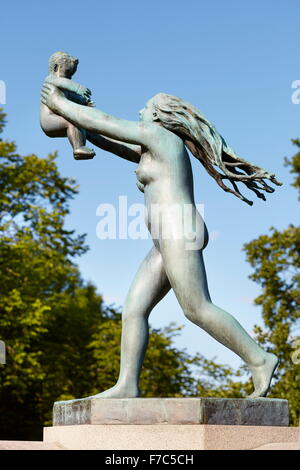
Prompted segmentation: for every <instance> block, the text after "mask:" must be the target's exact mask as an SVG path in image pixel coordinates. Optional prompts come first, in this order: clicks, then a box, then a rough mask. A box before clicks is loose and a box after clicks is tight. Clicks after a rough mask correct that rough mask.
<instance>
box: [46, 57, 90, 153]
mask: <svg viewBox="0 0 300 470" xmlns="http://www.w3.org/2000/svg"><path fill="white" fill-rule="evenodd" d="M78 62H79V61H78V59H76V58H75V57H72V56H70V55H69V54H67V53H66V52H55V53H54V54H52V56H51V57H50V59H49V75H48V76H47V77H46V79H45V82H44V83H50V84H52V85H55V86H57V87H58V88H59V89H60V90H62V91H63V93H64V95H65V96H66V98H68V99H69V100H71V101H74V102H75V103H79V104H82V105H85V106H93V101H91V91H90V90H89V89H88V88H86V87H84V86H82V85H79V83H76V82H74V81H73V80H71V78H72V76H73V75H74V73H75V72H76V70H77V65H78ZM40 124H41V128H42V129H43V131H44V132H45V134H46V135H47V136H48V137H68V139H69V141H70V143H71V145H72V148H73V155H74V158H75V159H76V160H88V159H91V158H93V157H94V156H95V152H94V150H93V149H91V148H89V147H86V146H85V143H86V132H85V130H84V129H81V128H79V127H77V126H75V125H74V124H72V123H71V122H69V121H67V120H66V119H65V118H63V117H61V116H59V115H58V114H55V113H53V112H52V111H51V110H50V109H49V108H48V106H45V105H44V104H43V103H41V108H40Z"/></svg>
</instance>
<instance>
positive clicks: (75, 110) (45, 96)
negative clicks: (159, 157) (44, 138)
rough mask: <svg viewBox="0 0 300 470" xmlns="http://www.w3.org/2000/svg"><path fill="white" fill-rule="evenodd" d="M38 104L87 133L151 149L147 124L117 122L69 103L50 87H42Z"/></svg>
mask: <svg viewBox="0 0 300 470" xmlns="http://www.w3.org/2000/svg"><path fill="white" fill-rule="evenodd" d="M41 100H42V103H43V104H45V105H46V106H48V107H49V108H50V109H51V110H52V111H53V112H55V113H57V114H59V115H60V116H63V117H64V118H65V119H67V121H71V122H72V123H73V124H75V125H76V126H78V127H82V128H83V129H86V130H87V131H89V132H94V133H96V134H103V135H105V136H107V137H111V138H112V139H116V140H120V141H122V142H128V143H132V144H138V145H145V146H147V147H148V146H149V145H151V141H152V142H153V134H152V132H151V128H152V125H151V123H144V122H135V121H127V120H125V119H119V118H116V117H114V116H111V115H110V114H106V113H104V112H102V111H100V110H99V109H96V108H90V107H88V106H82V105H80V104H77V103H73V102H72V101H69V100H68V99H67V98H66V97H65V96H64V94H63V93H62V92H61V91H60V90H59V89H58V88H56V87H55V86H53V85H50V84H44V86H43V88H42V92H41Z"/></svg>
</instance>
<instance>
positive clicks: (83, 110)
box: [42, 84, 280, 398]
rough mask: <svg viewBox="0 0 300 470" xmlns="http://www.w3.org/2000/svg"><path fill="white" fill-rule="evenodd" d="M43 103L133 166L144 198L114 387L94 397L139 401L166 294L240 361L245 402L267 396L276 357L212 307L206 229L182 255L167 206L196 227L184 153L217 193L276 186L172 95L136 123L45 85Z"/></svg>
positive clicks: (156, 101) (183, 239)
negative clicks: (248, 388)
mask: <svg viewBox="0 0 300 470" xmlns="http://www.w3.org/2000/svg"><path fill="white" fill-rule="evenodd" d="M42 102H43V103H44V104H45V105H47V106H48V107H49V108H50V109H52V111H53V112H55V113H57V114H59V115H61V116H63V117H64V118H65V119H67V120H68V121H71V122H72V123H73V124H74V125H76V126H79V127H81V128H84V129H86V131H87V138H88V139H89V140H90V141H91V142H92V143H94V144H95V145H97V146H98V147H101V148H103V149H105V150H108V151H110V152H112V153H114V154H116V155H118V156H120V157H122V158H126V159H127V160H130V161H132V162H135V163H138V167H137V170H136V175H137V179H138V182H137V185H138V187H139V189H140V190H141V191H143V192H144V195H145V206H146V215H147V216H148V218H147V220H146V223H147V225H148V230H149V231H150V233H151V235H152V236H153V242H154V246H153V247H152V249H151V250H150V252H149V253H148V255H147V256H146V258H145V259H144V261H143V262H142V264H141V265H140V267H139V269H138V272H137V274H136V276H135V278H134V280H133V283H132V285H131V287H130V289H129V292H128V294H127V297H126V300H125V303H124V307H123V314H122V340H121V364H120V375H119V379H118V381H117V383H116V385H115V386H114V387H112V388H110V389H109V390H106V391H104V392H102V393H99V394H97V395H95V396H96V397H102V398H130V397H137V396H139V385H138V384H139V376H140V372H141V367H142V363H143V358H144V354H145V351H146V347H147V343H148V318H149V315H150V312H151V310H152V309H153V307H154V306H155V305H156V304H157V303H158V302H159V301H160V300H161V299H162V298H163V297H164V296H165V295H166V294H167V292H168V291H169V290H170V289H171V288H172V289H173V290H174V292H175V295H176V297H177V299H178V302H179V304H180V306H181V308H182V310H183V312H184V314H185V316H186V317H187V318H188V319H189V320H190V321H192V322H193V323H195V324H196V325H198V326H199V327H201V328H203V329H204V330H205V331H206V332H208V333H209V334H210V335H211V336H213V337H214V338H215V339H216V340H217V341H219V342H220V343H222V344H223V345H224V346H226V347H227V348H229V349H231V350H232V351H234V352H235V353H236V354H237V355H238V356H239V357H240V358H241V359H242V360H243V361H245V363H246V364H247V366H248V368H249V369H250V372H251V374H252V379H253V384H254V392H253V393H252V395H251V397H252V398H255V397H263V396H265V395H266V394H267V392H268V390H269V387H270V382H271V378H272V375H273V373H274V370H275V368H276V366H277V364H278V359H277V357H276V356H275V355H274V354H272V353H268V352H265V351H264V350H263V349H261V347H260V346H259V345H257V344H256V342H255V341H254V340H253V339H252V338H251V337H250V336H249V335H248V333H247V332H246V331H245V330H244V329H243V327H242V326H241V325H240V324H239V323H238V321H237V320H236V319H235V318H234V317H233V316H232V315H230V314H229V313H227V312H225V311H224V310H222V309H221V308H219V307H217V306H216V305H214V304H213V302H212V301H211V298H210V295H209V290H208V285H207V280H206V274H205V267H204V262H203V253H202V252H203V250H204V248H205V246H206V244H207V242H208V235H207V230H206V227H205V225H204V223H197V224H194V225H193V227H194V228H195V230H196V233H195V235H196V238H197V240H198V242H199V241H200V246H199V247H198V248H197V249H187V242H190V241H191V240H190V238H189V237H187V236H186V234H185V233H183V232H184V231H181V229H182V227H180V223H181V222H180V218H178V217H176V215H175V216H174V215H173V213H172V211H169V210H168V207H169V206H172V205H174V204H175V205H176V204H177V205H179V206H181V207H182V206H183V205H185V204H186V205H189V206H191V207H192V208H193V211H192V212H193V217H194V219H195V220H198V222H199V221H200V222H201V220H202V219H201V216H200V214H199V213H198V212H197V209H196V206H195V202H194V194H193V175H192V169H191V163H190V158H189V155H188V152H187V149H186V147H188V148H189V149H190V150H191V152H192V153H193V155H194V156H196V157H197V158H198V159H199V160H200V161H201V163H202V164H203V165H204V166H205V168H206V169H207V171H208V172H209V174H210V175H211V176H213V177H214V178H215V180H216V181H217V183H218V184H219V185H220V186H221V187H222V188H223V189H225V190H226V191H229V192H231V193H233V194H235V195H236V196H238V197H239V198H240V199H242V200H244V201H245V202H248V203H251V201H248V200H247V199H246V198H244V196H242V195H241V193H240V192H239V189H238V188H237V184H236V183H237V181H241V182H244V184H245V185H246V186H247V187H248V188H249V189H251V190H252V191H254V192H255V193H256V195H257V196H258V197H261V198H263V199H264V195H263V193H261V191H266V192H272V191H273V190H274V189H273V188H271V187H270V186H268V185H267V183H266V182H265V179H269V180H271V181H272V182H273V183H275V184H280V183H279V182H278V181H277V180H276V179H275V176H274V175H272V174H269V173H267V172H266V171H265V170H263V169H262V168H259V167H256V166H254V165H252V164H250V163H248V162H246V161H245V160H242V159H241V158H239V157H237V155H235V153H234V152H233V150H232V149H231V148H230V147H228V146H227V144H226V142H225V141H224V139H223V138H222V137H221V136H220V134H218V132H217V131H216V129H215V128H214V126H213V125H212V124H211V123H210V122H209V121H207V120H206V119H205V118H204V116H203V115H202V114H201V113H200V111H198V110H197V109H196V108H195V107H193V106H192V105H190V104H188V103H186V102H184V101H183V100H180V99H179V98H176V97H173V96H170V95H166V94H162V93H160V94H158V95H156V96H154V97H153V98H152V99H150V100H149V101H148V103H147V104H146V106H145V108H144V109H143V110H142V111H141V112H140V121H139V122H132V121H126V120H123V119H118V118H116V117H114V116H111V115H109V114H106V113H104V112H102V111H100V110H98V109H95V108H88V107H84V106H81V105H78V104H76V103H73V102H71V101H69V100H68V99H67V98H66V97H65V96H64V95H63V94H62V93H61V92H60V90H58V89H57V88H56V87H54V86H52V85H48V84H46V85H44V87H43V89H42ZM90 134H92V135H93V138H91V139H90V138H89V135H90ZM95 134H97V135H95ZM100 134H101V135H100ZM216 166H218V168H219V169H221V170H222V171H223V174H221V173H219V172H218V171H217V170H216ZM226 178H227V179H228V180H229V181H231V182H232V184H233V189H230V188H229V187H227V186H225V184H224V182H223V180H224V179H226ZM155 204H159V205H160V207H161V208H162V209H161V217H160V219H159V220H158V221H157V222H155V221H154V222H153V220H152V219H151V218H150V216H149V214H151V209H152V207H153V205H155ZM157 224H158V225H159V226H157ZM170 227H171V233H172V234H175V235H176V234H179V233H183V234H182V236H179V237H176V236H175V237H173V238H172V239H171V238H170V237H167V238H164V237H163V236H161V235H160V234H161V233H162V231H163V230H164V229H169V230H170ZM157 234H158V236H157Z"/></svg>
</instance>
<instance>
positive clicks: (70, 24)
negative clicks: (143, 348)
mask: <svg viewBox="0 0 300 470" xmlns="http://www.w3.org/2000/svg"><path fill="white" fill-rule="evenodd" d="M299 9H300V5H299V2H298V1H296V0H295V1H294V0H286V1H281V0H263V1H258V0H252V1H251V2H250V1H248V2H241V1H237V0H227V1H226V2H224V1H222V0H215V1H214V2H207V1H203V0H186V1H185V2H182V1H178V0H172V1H171V0H160V1H158V0H152V1H151V2H149V1H141V0H139V1H136V0H127V1H121V0H111V1H110V2H107V1H102V0H100V1H99V0H98V1H95V0H86V1H85V2H82V1H78V0H74V1H72V2H70V1H67V0H65V1H64V2H61V1H57V0H51V2H48V3H44V2H38V1H30V0H28V1H27V2H14V1H12V2H5V5H2V7H1V38H2V40H1V44H0V57H1V66H0V80H4V81H5V83H6V87H7V98H6V104H5V106H4V109H5V112H6V113H7V114H8V124H7V127H6V130H5V137H6V138H9V139H12V140H15V141H16V142H17V144H18V149H19V152H20V153H22V154H29V153H36V154H37V155H39V156H45V155H47V154H48V153H50V152H53V151H54V150H58V153H59V157H58V165H59V168H60V170H61V172H62V174H64V175H68V176H73V177H75V179H76V180H77V181H78V183H79V185H80V194H79V195H78V197H77V198H76V199H75V200H74V201H73V202H72V207H71V209H72V210H71V214H70V216H69V218H68V226H70V227H73V228H76V229H77V231H79V232H86V233H87V234H88V236H87V241H88V243H89V245H90V248H91V249H90V251H89V253H88V254H86V255H85V256H84V257H83V258H82V259H81V260H79V261H78V262H79V266H80V269H81V271H82V273H83V276H84V278H85V279H87V280H91V281H92V282H94V283H95V284H96V285H97V287H98V289H99V292H101V293H102V294H103V296H104V299H105V301H107V302H108V303H113V302H114V303H115V304H116V305H122V303H123V302H124V299H125V296H126V292H127V290H128V288H129V285H130V282H131V280H132V278H133V276H134V274H135V272H136V269H137V267H138V265H139V264H140V262H141V261H142V259H143V258H144V256H145V255H146V253H147V251H148V250H149V248H150V246H151V241H150V240H99V239H98V238H97V237H96V225H97V222H98V221H99V217H97V216H96V208H97V207H98V205H99V204H101V203H110V204H115V205H117V203H118V197H119V196H120V195H126V196H127V198H128V204H131V203H142V202H143V194H142V193H140V192H139V191H138V189H137V188H136V184H135V175H134V169H135V165H134V164H133V163H130V162H127V161H123V160H121V159H119V158H117V157H116V156H114V155H111V154H108V153H105V152H103V151H101V150H97V157H95V158H94V160H92V161H87V162H77V161H74V160H73V158H72V153H71V151H70V146H69V144H68V142H67V141H66V139H49V138H47V137H46V136H45V135H44V134H43V133H42V131H41V130H40V127H39V115H38V113H39V90H40V87H41V84H42V82H43V79H44V77H45V76H46V74H47V61H48V57H49V56H50V55H51V54H52V53H53V52H55V51H57V50H64V51H68V52H69V53H70V54H72V55H75V56H77V57H78V58H79V60H80V63H79V67H78V71H77V73H76V75H75V76H74V79H75V80H76V81H79V82H80V83H83V84H84V85H87V86H88V87H89V88H91V90H92V91H93V98H94V101H95V102H96V106H97V107H99V108H100V109H102V110H104V111H106V112H108V113H111V114H114V115H116V116H118V117H124V118H126V119H132V120H137V119H138V110H139V109H141V108H142V107H143V105H144V103H145V102H146V101H147V100H148V99H149V98H150V97H151V96H153V95H154V94H156V93H158V92H166V93H170V94H174V95H177V96H180V97H182V98H184V99H185V100H187V101H189V102H191V103H193V104H194V105H195V106H197V107H198V108H199V109H200V110H201V111H202V112H203V113H204V114H205V115H206V116H207V118H208V119H210V120H211V121H212V122H214V124H215V125H216V127H217V129H218V130H219V132H220V133H221V134H222V135H223V136H224V137H225V139H226V140H227V142H228V144H229V145H230V146H232V147H233V148H234V149H235V150H236V151H237V152H238V153H239V154H240V155H241V156H243V157H244V158H246V159H247V160H249V161H252V162H253V163H257V164H258V165H259V166H262V167H264V168H266V169H268V170H270V171H273V172H275V173H276V175H277V177H278V179H279V180H281V181H282V182H283V183H284V186H283V187H282V188H278V190H276V192H275V193H274V194H271V195H269V197H268V200H267V202H263V201H261V200H258V199H257V200H256V201H255V204H254V205H253V207H248V206H247V205H246V204H245V203H243V202H241V201H240V200H238V199H237V198H235V197H234V196H231V195H229V194H227V193H225V192H223V191H222V190H221V189H220V188H219V187H218V186H217V185H216V183H215V182H214V180H213V179H212V178H210V177H209V176H208V175H207V174H206V172H205V170H204V169H203V168H202V167H201V165H200V164H199V162H197V161H196V160H195V159H193V170H194V181H195V196H196V202H197V203H202V204H204V212H205V221H206V223H207V226H208V229H209V231H210V233H211V241H210V244H209V246H208V247H207V249H206V251H205V262H206V268H207V274H208V281H209V287H210V291H211V296H212V298H213V300H214V302H215V303H216V304H217V305H219V306H221V307H222V308H224V309H226V310H228V311H229V312H231V313H232V314H234V315H235V316H236V318H238V320H239V321H240V322H241V323H242V325H243V326H245V327H246V329H247V330H248V331H249V332H250V333H251V331H252V329H253V325H254V323H259V322H260V311H259V308H257V307H254V306H253V305H252V299H253V298H254V297H255V296H256V295H257V294H258V293H259V288H258V286H256V285H255V284H253V282H252V281H250V280H249V279H248V275H249V274H250V272H251V269H250V267H249V265H248V264H247V263H246V261H245V254H244V253H243V251H242V246H243V244H244V243H246V242H249V241H250V240H252V239H254V238H256V237H257V236H259V235H260V234H263V233H267V232H268V230H269V227H270V226H275V227H277V228H284V227H286V226H287V225H288V224H289V223H295V224H297V223H299V215H298V214H299V203H298V202H297V195H296V192H295V191H294V190H293V189H292V188H291V187H290V183H291V175H290V174H289V172H288V170H287V169H286V168H284V166H283V158H284V156H291V155H293V153H295V150H296V149H295V147H294V146H293V145H292V144H291V139H292V138H296V137H299V116H300V104H299V105H295V104H293V103H292V101H291V95H292V92H293V90H292V88H291V84H292V82H293V81H294V80H299V79H300V65H299V64H300V62H299ZM248 195H249V196H250V194H249V193H248ZM251 196H252V194H251ZM129 220H130V218H129ZM170 321H175V322H176V323H177V324H180V325H185V328H184V330H183V333H182V334H181V336H180V337H178V338H177V339H176V345H177V346H178V347H180V348H183V347H186V348H187V349H188V351H189V352H191V353H193V352H195V351H199V352H201V353H203V354H205V355H207V356H209V357H212V356H217V357H218V360H219V361H221V362H227V363H229V364H231V365H233V366H236V365H238V364H239V362H240V361H239V359H238V358H237V357H236V356H235V355H234V354H233V353H231V352H230V351H228V350H226V349H225V348H224V347H223V346H220V345H218V344H217V343H216V341H215V340H213V339H211V338H210V337H209V336H208V335H207V334H206V333H204V332H201V331H200V330H199V329H198V328H197V327H196V326H194V325H191V324H190V323H189V322H188V320H186V319H185V317H184V316H183V314H182V312H181V309H180V307H179V306H178V304H177V302H176V299H175V296H174V295H173V293H169V294H168V296H167V297H166V298H165V299H164V300H163V301H162V302H161V303H160V304H159V305H158V306H157V307H156V308H155V310H154V311H153V313H152V316H151V317H150V323H151V325H152V326H154V327H162V326H164V325H167V324H168V323H169V322H170Z"/></svg>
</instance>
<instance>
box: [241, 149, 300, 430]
mask: <svg viewBox="0 0 300 470" xmlns="http://www.w3.org/2000/svg"><path fill="white" fill-rule="evenodd" d="M293 143H294V144H295V145H296V146H297V147H298V148H300V142H299V140H293ZM285 164H286V165H287V166H289V167H290V171H291V174H293V175H295V178H294V181H293V183H292V186H294V187H295V188H296V189H297V190H298V191H299V195H300V152H298V153H297V154H296V155H294V156H293V157H292V159H290V160H289V159H286V160H285ZM245 251H246V254H247V260H248V262H249V263H250V265H251V266H252V267H253V269H254V272H253V274H252V275H251V276H250V277H251V279H253V280H254V281H255V282H257V283H258V284H259V285H260V286H261V287H262V294H261V295H260V296H258V297H257V298H256V299H255V304H256V305H260V306H261V308H262V316H263V321H264V327H263V328H261V327H258V326H256V328H255V332H256V336H257V340H258V341H259V342H260V343H261V344H262V345H264V346H266V347H267V348H268V349H269V350H270V351H272V352H274V353H275V354H277V356H278V357H279V358H280V366H279V368H278V372H277V375H276V384H275V386H274V387H273V388H272V394H271V395H270V396H273V397H277V398H286V399H288V400H289V404H290V412H291V420H292V423H294V424H298V422H299V417H300V360H299V356H300V354H298V352H297V350H296V348H298V351H299V350H300V331H299V326H300V226H299V227H295V226H294V225H289V227H287V228H286V229H285V230H282V231H279V230H276V229H275V228H271V232H270V234H268V235H262V236H260V237H259V238H257V239H256V240H253V241H252V242H250V243H247V244H246V245H245Z"/></svg>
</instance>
